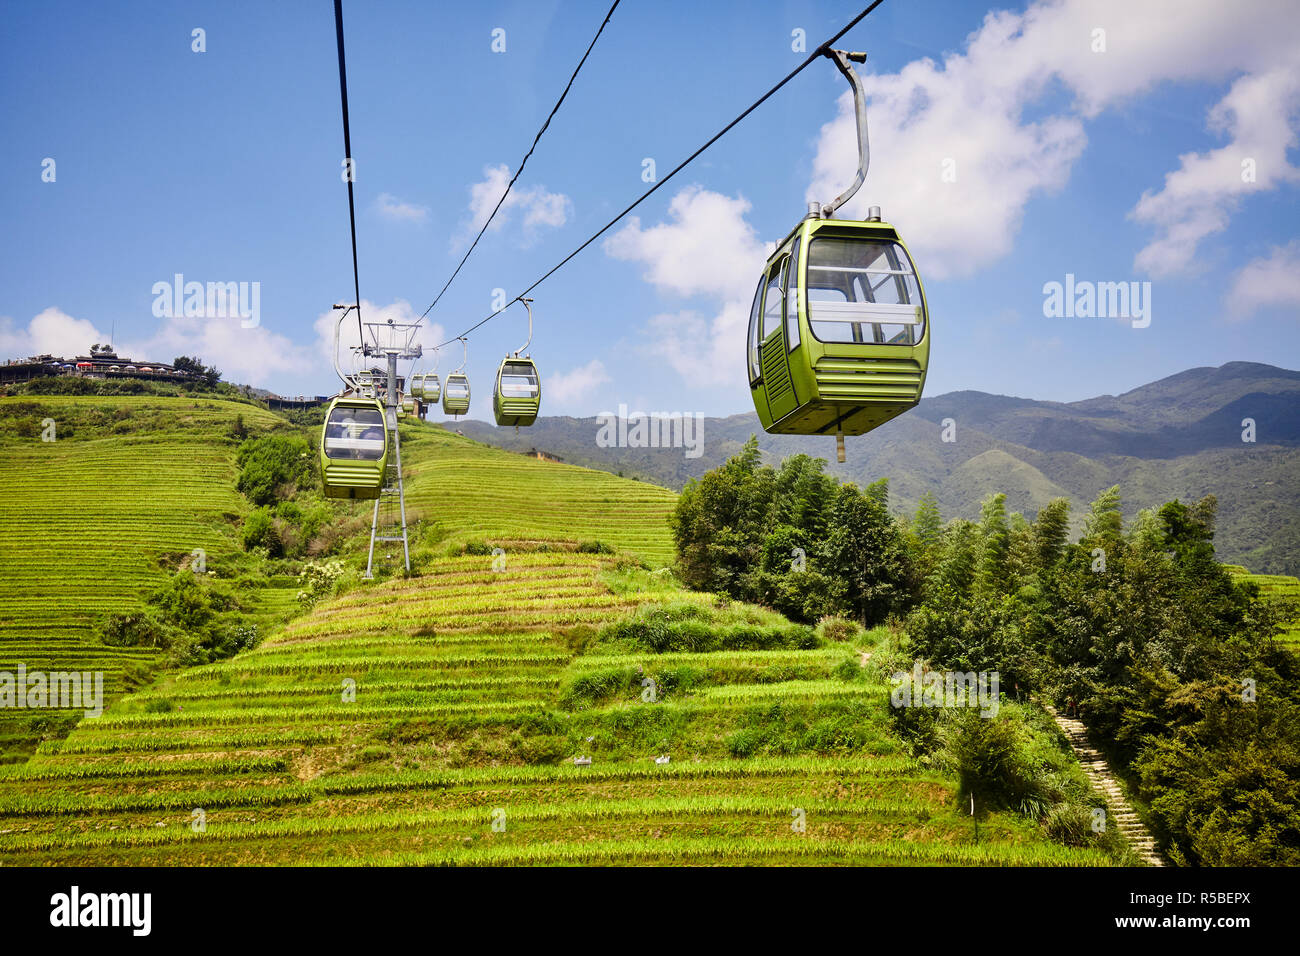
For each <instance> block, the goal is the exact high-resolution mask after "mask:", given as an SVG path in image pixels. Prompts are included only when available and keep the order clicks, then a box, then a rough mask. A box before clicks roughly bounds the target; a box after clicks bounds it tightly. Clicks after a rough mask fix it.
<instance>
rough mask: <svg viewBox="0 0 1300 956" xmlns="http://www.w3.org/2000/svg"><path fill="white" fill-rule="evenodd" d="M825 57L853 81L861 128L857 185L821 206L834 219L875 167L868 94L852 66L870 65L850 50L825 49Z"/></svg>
mask: <svg viewBox="0 0 1300 956" xmlns="http://www.w3.org/2000/svg"><path fill="white" fill-rule="evenodd" d="M822 56H825V57H829V58H830V59H831V60H833V61H834V62H835V66H836V67H837V68H838V69H839V71H840V72H841V73H842V74H844V78H845V79H846V80H848V81H849V87H850V88H851V89H852V90H853V112H854V115H855V117H856V119H857V125H858V172H857V175H856V176H854V177H853V182H852V183H850V184H849V188H848V189H846V190H844V192H842V193H840V194H839V195H838V196H837V197H836V198H835V199H833V200H831V201H830V202H828V203H826V204H824V205H823V206H821V208H820V211H819V215H820V217H821V218H822V219H830V218H832V217H833V216H834V215H835V212H836V210H838V209H839V208H840V207H841V206H843V205H844V204H845V203H846V202H848V201H849V200H850V199H852V198H853V197H854V195H855V194H856V193H857V191H858V190H859V189H860V188H861V187H862V184H863V183H864V182H866V179H867V168H868V167H869V166H870V165H871V144H870V142H869V140H868V136H867V93H866V90H865V89H863V87H862V77H860V76H858V72H857V70H855V69H853V67H851V66H850V65H849V63H850V62H852V63H865V62H867V55H866V54H865V53H850V52H849V51H847V50H832V49H830V48H827V49H824V50H822Z"/></svg>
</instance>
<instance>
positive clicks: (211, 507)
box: [0, 396, 296, 760]
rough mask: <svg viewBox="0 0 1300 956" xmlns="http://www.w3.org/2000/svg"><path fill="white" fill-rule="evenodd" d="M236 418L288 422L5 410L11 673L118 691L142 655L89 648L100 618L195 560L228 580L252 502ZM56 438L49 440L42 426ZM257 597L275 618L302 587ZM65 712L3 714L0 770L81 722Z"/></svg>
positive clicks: (90, 407)
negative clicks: (241, 478) (238, 478)
mask: <svg viewBox="0 0 1300 956" xmlns="http://www.w3.org/2000/svg"><path fill="white" fill-rule="evenodd" d="M237 415H242V416H243V418H244V420H245V422H246V423H247V424H248V425H249V426H250V427H265V426H270V425H274V424H276V423H277V422H278V421H279V419H277V418H276V417H275V416H273V415H271V414H270V413H269V412H266V411H264V410H261V409H259V408H256V407H254V406H250V405H245V404H237V403H233V402H228V401H221V400H207V399H193V398H168V397H160V396H116V397H113V398H99V397H93V396H42V397H40V398H39V399H23V398H0V422H2V423H3V426H4V427H0V488H3V489H4V490H5V493H6V497H5V503H4V506H3V507H0V582H3V585H2V586H0V671H10V672H12V671H13V670H14V669H15V668H16V667H17V665H18V664H19V663H20V662H21V663H24V664H26V666H27V667H28V669H39V670H45V671H53V670H70V669H76V670H90V671H103V672H104V674H105V693H106V694H108V695H112V694H117V693H120V692H121V690H122V689H123V684H124V679H125V678H127V677H128V676H129V675H130V672H131V671H132V670H133V668H136V669H138V666H139V665H140V664H142V663H145V662H147V661H148V660H149V659H150V658H152V656H153V653H154V652H152V651H149V650H145V649H140V648H125V647H124V648H109V647H105V646H103V645H101V644H99V643H97V642H95V641H94V640H93V639H92V635H91V626H92V624H93V623H94V622H95V621H96V620H97V619H98V618H100V617H102V616H104V615H107V614H112V613H125V612H130V611H135V610H138V609H139V608H140V607H141V606H142V603H143V597H144V595H145V594H146V593H148V592H149V591H150V590H151V589H153V588H156V587H158V586H159V584H160V583H162V581H163V580H165V578H166V576H167V575H169V574H171V573H174V572H175V571H176V570H177V569H179V568H181V567H183V566H185V564H186V562H189V561H190V559H191V555H192V553H193V551H194V550H195V549H196V548H199V549H202V550H203V551H204V552H205V553H206V562H207V567H208V569H209V571H211V572H212V573H213V574H216V575H228V574H229V572H230V563H231V559H232V558H233V557H234V556H235V555H236V554H238V552H239V551H240V548H239V545H238V544H237V542H236V538H235V533H234V532H235V530H236V528H237V525H236V521H237V519H238V517H239V516H240V515H241V514H242V513H243V512H244V511H246V510H247V509H246V503H245V502H244V500H243V498H242V497H241V496H240V495H239V494H238V492H236V491H235V487H234V479H235V465H234V449H235V444H236V443H235V441H234V440H233V439H232V438H231V437H230V434H229V431H230V427H231V425H232V423H233V422H234V420H235V417H236V416H237ZM47 418H48V419H53V420H54V423H55V432H54V437H55V440H54V441H52V442H46V441H42V440H41V432H42V430H43V426H42V425H41V422H42V421H43V420H45V419H47ZM266 583H267V584H270V585H275V584H281V585H283V587H278V588H277V587H268V588H264V589H262V590H261V591H260V593H259V594H257V595H255V596H254V604H255V605H256V607H257V608H259V609H260V611H261V613H262V616H263V617H264V619H266V620H268V621H269V620H273V619H275V618H276V617H277V616H278V614H279V612H281V611H283V610H286V609H287V608H288V607H289V605H290V604H291V603H292V601H293V595H294V593H296V588H293V585H294V582H293V581H291V580H290V581H286V582H274V581H272V582H266ZM75 719H76V718H75V716H72V715H69V714H66V713H62V712H51V711H44V712H33V711H9V710H4V711H0V759H3V760H14V759H20V758H22V757H24V756H25V755H26V754H28V753H30V751H31V749H32V747H33V746H34V743H35V740H36V739H37V738H39V737H40V736H41V735H42V734H45V733H48V732H51V731H54V730H56V728H57V727H58V726H59V725H61V724H68V723H70V722H71V721H73V720H75Z"/></svg>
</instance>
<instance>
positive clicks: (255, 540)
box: [243, 508, 284, 558]
mask: <svg viewBox="0 0 1300 956" xmlns="http://www.w3.org/2000/svg"><path fill="white" fill-rule="evenodd" d="M243 544H244V549H245V550H246V551H251V550H252V549H253V548H265V549H266V552H267V554H268V555H270V556H271V557H273V558H278V557H280V556H281V555H282V554H283V553H284V549H283V546H282V545H281V543H280V535H279V532H277V531H276V528H275V520H274V517H273V515H272V512H271V509H270V508H258V509H256V510H254V511H251V512H249V514H248V517H247V518H245V519H244V533H243Z"/></svg>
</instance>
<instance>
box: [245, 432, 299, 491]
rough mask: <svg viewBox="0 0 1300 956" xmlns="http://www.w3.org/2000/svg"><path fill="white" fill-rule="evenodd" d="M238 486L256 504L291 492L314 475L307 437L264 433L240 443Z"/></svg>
mask: <svg viewBox="0 0 1300 956" xmlns="http://www.w3.org/2000/svg"><path fill="white" fill-rule="evenodd" d="M236 464H237V465H238V466H239V479H238V481H237V482H236V487H237V488H238V489H239V490H240V491H241V492H243V493H244V495H246V496H247V497H248V499H249V500H250V501H251V502H253V504H255V505H270V504H274V503H275V502H276V501H278V500H281V499H283V498H288V497H289V496H291V495H292V494H293V493H294V491H295V490H296V489H297V487H298V486H299V485H303V484H306V483H307V482H308V481H309V479H310V477H311V457H310V452H309V449H308V447H307V440H306V439H305V438H303V437H302V436H300V435H263V436H262V437H261V438H250V439H248V440H247V441H245V442H244V443H243V444H242V445H240V446H239V454H238V456H237V457H236Z"/></svg>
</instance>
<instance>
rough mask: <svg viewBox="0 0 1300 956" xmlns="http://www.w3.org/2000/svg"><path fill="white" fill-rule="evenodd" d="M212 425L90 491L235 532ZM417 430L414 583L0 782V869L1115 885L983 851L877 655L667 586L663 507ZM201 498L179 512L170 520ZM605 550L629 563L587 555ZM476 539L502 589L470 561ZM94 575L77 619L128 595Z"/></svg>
mask: <svg viewBox="0 0 1300 956" xmlns="http://www.w3.org/2000/svg"><path fill="white" fill-rule="evenodd" d="M198 411H202V409H200V410H198ZM210 411H212V414H213V418H211V419H203V418H202V416H200V419H191V420H190V421H188V422H186V427H187V428H190V429H191V432H190V433H191V434H192V435H193V436H195V442H194V444H195V447H196V448H197V449H199V451H195V452H194V453H192V454H191V455H190V456H189V457H188V461H190V462H191V463H192V465H191V470H189V471H185V470H184V469H182V468H181V466H180V465H172V466H169V467H168V468H166V469H160V468H159V467H158V465H157V462H159V461H160V460H161V459H160V458H159V457H158V456H157V455H151V454H150V452H151V451H152V450H156V449H154V447H153V445H152V444H150V443H143V444H140V445H138V446H137V445H133V444H131V443H123V444H121V445H118V446H116V448H117V451H116V454H117V456H118V458H119V459H123V460H125V459H132V455H133V454H135V453H136V452H138V453H139V455H138V460H137V459H132V461H124V462H123V463H122V464H121V465H120V467H121V468H122V469H123V470H124V471H125V472H127V473H130V474H134V475H136V478H134V479H133V480H134V481H136V482H137V483H138V484H126V483H124V482H118V483H117V484H114V485H111V486H105V487H103V488H101V491H100V493H101V495H106V496H113V497H120V498H121V499H122V500H121V501H120V502H119V504H117V505H115V506H114V508H118V509H120V511H115V510H113V509H112V508H110V509H109V513H110V514H118V515H119V518H118V521H119V522H120V523H123V524H129V523H131V522H132V521H134V520H135V519H134V518H133V513H132V511H131V509H132V502H134V503H135V505H136V506H138V507H140V508H141V510H142V513H144V514H146V515H151V514H154V513H155V511H154V510H153V509H154V508H155V507H162V499H161V498H159V494H160V492H159V490H158V489H159V486H160V485H167V484H168V481H169V479H170V478H171V476H172V475H174V474H190V475H193V476H195V478H194V480H195V481H197V480H198V478H197V476H198V475H200V474H202V475H207V476H209V478H210V479H211V482H212V484H211V485H210V486H209V485H203V487H205V488H207V489H208V493H209V494H211V496H212V501H211V503H209V504H207V505H206V506H205V507H206V508H208V509H211V510H210V511H209V510H204V509H203V508H200V509H199V511H198V512H197V513H198V514H200V515H210V516H214V520H215V519H216V518H220V520H225V519H224V517H222V516H223V515H224V514H225V513H226V511H227V510H228V511H229V513H231V514H235V513H237V512H238V510H239V508H240V506H239V505H238V503H237V501H236V499H235V498H234V497H233V492H231V493H229V495H230V497H225V496H224V495H223V493H219V491H218V488H219V487H220V482H219V481H218V480H217V478H218V472H219V471H220V469H219V468H218V467H217V466H216V465H213V464H210V463H209V464H204V463H205V461H206V459H205V457H204V456H203V455H202V454H201V453H200V452H201V450H202V448H203V447H204V442H205V441H208V440H211V442H212V443H213V449H215V450H213V451H212V454H213V459H214V461H216V462H217V463H218V464H219V463H220V462H222V461H226V462H227V466H228V459H223V458H222V455H221V454H220V453H219V452H220V448H219V442H218V437H219V434H220V430H221V429H220V425H219V424H218V423H219V422H220V420H221V418H222V416H223V415H226V416H228V415H229V414H230V412H231V410H226V411H224V412H223V411H222V410H221V409H211V410H210ZM186 414H187V415H188V414H189V412H186ZM245 414H246V415H247V412H245ZM205 429H206V430H207V431H206V434H207V435H208V438H206V439H205V438H203V435H204V434H205ZM403 436H404V442H403V451H404V453H405V454H404V457H405V461H406V464H407V467H408V470H409V476H410V483H409V486H408V487H409V489H410V490H409V494H410V500H411V505H412V512H413V513H414V514H415V515H417V516H419V521H420V524H419V525H418V526H417V529H416V553H417V562H418V564H419V567H420V573H418V574H417V575H415V576H412V577H394V578H392V579H390V580H386V581H378V582H360V581H356V580H355V579H354V580H352V583H351V585H350V589H349V590H346V591H345V592H344V593H341V594H339V595H338V596H336V597H333V598H330V599H328V600H325V601H322V602H321V603H320V604H318V605H317V606H316V607H315V608H314V609H313V610H311V611H310V613H307V614H304V615H302V616H299V617H297V618H294V619H293V620H291V621H290V622H288V623H287V624H285V625H284V626H281V627H279V628H278V629H277V630H276V631H275V632H274V633H273V634H272V636H271V637H270V638H269V639H267V640H266V641H265V642H264V643H263V644H262V645H261V646H260V647H258V648H257V649H255V650H252V651H249V652H245V653H242V654H240V655H238V656H237V657H234V658H231V659H229V660H225V661H220V662H218V663H214V664H209V665H205V666H202V667H196V668H191V669H188V670H184V671H180V672H177V673H171V674H167V675H165V676H163V677H161V678H159V679H158V680H156V681H155V682H154V683H152V684H151V685H150V686H148V687H146V688H144V689H142V690H139V691H137V692H135V693H133V694H130V695H128V696H126V697H124V698H122V699H121V700H118V701H117V702H116V703H115V704H114V705H113V706H112V707H111V708H110V709H109V710H108V711H107V712H106V713H105V714H104V715H103V716H102V717H99V718H95V719H85V720H82V721H81V722H80V723H79V725H78V726H77V727H76V729H75V730H73V731H72V733H70V734H69V735H68V736H67V737H66V739H62V740H49V741H46V742H45V743H43V744H42V745H41V746H40V748H39V750H38V751H37V753H36V754H35V756H33V757H32V759H31V760H30V761H28V762H27V763H26V764H25V765H22V766H14V767H9V768H4V769H3V770H0V818H3V820H2V822H0V863H14V864H33V865H39V864H71V863H78V864H95V865H99V864H118V863H141V864H158V865H164V864H165V865H188V864H224V863H318V862H324V863H463V864H475V863H492V864H533V863H667V862H692V863H725V864H741V863H846V862H848V863H972V864H1053V865H1055V864H1063V865H1069V864H1104V863H1106V862H1108V860H1109V858H1108V857H1106V856H1104V855H1103V854H1102V853H1101V852H1100V851H1098V850H1090V849H1089V850H1084V849H1069V848H1066V847H1064V846H1061V845H1058V844H1055V843H1051V842H1049V841H1048V840H1047V839H1046V838H1045V837H1044V835H1043V833H1042V831H1041V830H1039V829H1038V828H1037V827H1036V826H1034V825H1032V824H1030V823H1028V822H1026V821H1024V820H1023V819H1022V818H1019V817H1016V816H1014V815H1009V814H992V815H989V816H987V817H984V818H982V819H981V821H980V827H979V839H978V842H977V841H976V839H975V835H974V833H973V830H972V826H971V821H970V819H969V817H967V816H966V815H965V814H964V813H963V812H962V810H961V808H959V807H958V806H957V805H956V801H955V799H954V796H955V792H956V787H957V784H956V780H955V779H954V778H953V777H951V776H949V775H947V774H945V773H941V772H939V771H937V770H934V769H931V768H928V767H926V766H923V765H922V764H920V763H918V762H917V761H916V760H913V759H912V758H910V757H909V756H907V750H906V748H905V746H904V745H903V743H902V741H901V740H900V739H899V738H898V736H897V734H896V732H895V730H894V726H893V722H892V720H891V718H890V708H889V704H888V693H887V687H886V684H885V683H884V682H883V680H882V675H881V674H880V673H879V672H878V671H877V670H875V669H874V668H873V667H870V666H864V659H863V655H864V654H867V653H871V652H873V651H879V649H880V648H879V647H878V646H877V642H880V641H882V640H886V639H887V638H886V637H885V635H884V634H883V632H882V633H874V634H870V635H864V636H862V637H861V638H860V639H857V640H854V641H849V642H844V643H836V642H831V641H827V640H826V639H824V638H820V637H817V636H816V635H814V633H813V632H812V631H811V630H810V629H807V628H803V627H798V626H796V625H792V624H790V623H789V622H787V621H785V619H784V618H782V617H780V616H779V615H777V614H775V613H773V612H770V611H766V610H762V609H759V608H754V607H750V606H747V605H739V604H731V603H728V602H724V601H718V600H716V599H714V598H713V597H712V596H710V595H704V594H695V593H689V592H685V591H683V590H681V589H680V588H679V587H678V586H677V585H676V584H675V583H674V582H673V580H672V578H671V576H670V575H667V574H665V573H657V572H655V571H654V570H652V569H651V568H652V567H653V566H654V565H655V564H658V563H661V562H662V561H664V560H665V559H666V558H667V557H668V555H669V553H670V541H669V536H668V533H667V529H666V524H665V517H666V514H667V511H668V509H669V508H670V507H671V505H672V501H673V495H672V494H671V493H670V492H666V491H664V490H663V489H658V488H654V487H652V486H648V485H645V484H642V483H637V482H632V481H627V480H622V479H618V478H616V477H614V476H611V475H608V474H604V473H598V472H596V473H593V472H587V471H584V470H582V469H577V468H573V467H571V466H565V465H556V464H554V463H548V462H542V461H536V460H530V459H526V458H524V457H522V456H519V455H515V454H512V453H509V452H504V451H501V450H496V449H488V448H485V447H483V446H479V445H476V444H474V443H472V442H470V441H468V440H466V439H463V438H461V437H459V436H456V435H454V434H450V433H447V432H444V431H442V430H441V429H438V428H434V427H432V426H426V425H420V424H417V423H409V424H408V425H406V426H404V427H403ZM174 439H175V436H174V435H173V440H174ZM86 440H87V441H95V440H96V439H89V438H87V439H86ZM69 447H71V442H70V443H69ZM132 449H134V451H132ZM220 478H221V479H222V480H223V481H224V482H226V485H227V487H228V486H229V484H230V483H231V482H232V481H233V471H232V470H231V469H230V468H229V467H227V468H226V469H225V471H224V472H223V473H222V474H221V475H220ZM67 483H68V479H67V478H66V477H65V481H64V485H66V484H67ZM179 484H180V485H181V486H185V482H184V481H181V482H179ZM60 487H63V486H51V487H50V488H48V489H47V492H50V493H55V492H59V488H60ZM122 488H128V489H129V492H128V493H127V494H120V493H119V489H122ZM59 493H60V494H62V493H63V492H59ZM66 497H67V498H68V500H69V501H71V500H72V497H73V495H72V492H71V491H70V490H68V491H66ZM205 500H206V499H205V498H204V496H203V495H202V494H197V493H196V494H193V495H191V496H190V497H189V498H188V499H182V497H181V496H180V495H179V493H178V494H177V497H176V498H175V499H174V500H171V502H170V504H169V505H168V508H169V511H168V513H174V514H177V515H184V514H190V515H192V514H194V513H195V512H194V507H193V505H194V502H196V501H198V502H203V501H205ZM66 507H68V508H71V507H72V506H71V504H68V505H67V506H66ZM97 509H98V506H97V505H94V504H92V505H91V506H90V510H91V512H92V513H98V510H97ZM223 509H225V510H223ZM12 511H13V509H11V512H12ZM6 520H7V521H8V522H9V525H8V526H7V528H8V529H9V530H10V531H11V532H18V533H21V534H29V533H31V532H32V531H33V530H38V529H39V528H40V525H39V524H37V523H35V522H34V521H33V520H32V519H31V518H30V516H28V517H24V516H23V515H21V514H17V513H10V514H9V515H8V517H7V518H6ZM41 520H42V521H44V520H46V519H45V518H44V517H42V519H41ZM185 520H190V519H189V518H186V519H185ZM136 523H140V522H138V521H137V522H136ZM145 523H148V522H145ZM190 533H191V532H186V533H182V534H180V535H179V537H170V538H160V539H158V541H157V542H153V540H152V539H150V540H149V541H146V542H144V543H143V544H141V545H140V548H141V549H142V551H144V552H148V551H150V550H152V549H161V550H162V551H167V550H168V549H171V550H176V551H179V550H180V545H178V544H177V541H179V540H180V539H181V538H185V537H188V535H189V534H190ZM192 533H197V531H192ZM205 540H209V541H210V544H211V546H212V549H213V550H212V552H211V553H212V554H214V555H220V554H222V553H223V552H222V551H221V550H220V548H221V546H222V544H223V539H222V537H221V536H220V535H216V534H214V535H213V537H211V538H210V539H205ZM595 540H598V541H600V542H602V543H604V544H605V545H609V546H614V547H618V548H620V549H624V550H625V551H627V552H629V553H632V554H635V555H636V556H637V558H638V559H639V560H631V559H629V558H627V557H624V556H622V555H611V554H598V553H584V552H583V551H580V550H577V549H578V548H579V547H581V546H582V545H583V543H584V542H588V543H590V542H592V541H595ZM358 543H359V542H354V543H353V544H354V546H355V545H356V544H358ZM226 544H227V545H228V542H226ZM484 544H492V545H498V546H500V547H502V548H503V549H504V551H505V555H504V566H503V565H501V563H500V562H498V563H497V564H496V566H495V569H494V563H493V561H494V559H493V556H492V555H490V554H476V553H463V552H464V551H465V550H466V547H467V546H468V547H469V550H470V551H471V552H472V551H475V550H481V548H477V547H476V546H477V545H484ZM96 554H97V555H100V556H99V557H98V558H97V560H103V561H107V560H109V557H105V556H103V555H105V554H107V555H109V556H110V557H111V552H107V551H106V552H102V553H101V552H96ZM641 561H644V562H645V564H642V563H640V562H641ZM353 563H354V564H355V561H353ZM646 565H650V567H646ZM63 568H64V565H63V564H61V563H60V562H59V560H58V555H50V556H47V557H45V558H44V559H43V560H42V562H41V565H40V568H39V570H40V571H41V573H42V574H43V575H44V578H43V580H45V581H49V580H53V579H57V578H58V577H59V575H60V574H61V573H62V569H63ZM147 578H148V575H147V574H144V576H143V577H141V578H140V579H139V582H140V583H139V586H140V587H144V586H145V583H146V581H147ZM38 580H39V579H33V581H34V582H37V581H38ZM99 581H100V582H101V583H100V584H99V585H98V586H97V588H91V589H90V590H88V591H87V592H86V595H85V601H87V602H97V601H100V600H107V599H108V598H109V597H111V598H113V599H114V600H119V599H120V594H121V593H125V589H119V588H117V587H116V586H115V585H114V584H113V579H112V578H111V577H110V578H108V579H104V578H100V579H99ZM35 586H38V585H37V583H34V584H33V587H35ZM132 593H134V592H132ZM59 614H63V615H67V614H71V608H70V607H64V608H63V609H62V610H61V611H59V612H58V613H57V614H53V615H52V618H51V622H52V624H54V625H57V621H58V619H59V617H58V615H59ZM878 656H881V655H878ZM87 659H91V658H89V655H88V656H87ZM647 679H649V680H651V681H653V689H654V692H653V694H651V693H649V692H648V688H647V685H646V684H645V683H644V682H645V681H646V680H647ZM1007 706H1009V707H1010V706H1014V705H1007ZM577 757H588V758H590V760H591V763H590V764H589V765H577V764H575V762H574V758H577ZM656 758H660V759H661V760H663V759H664V758H666V761H664V762H657V761H656ZM1076 769H1077V768H1076ZM796 824H799V825H800V826H798V827H797V826H796Z"/></svg>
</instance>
